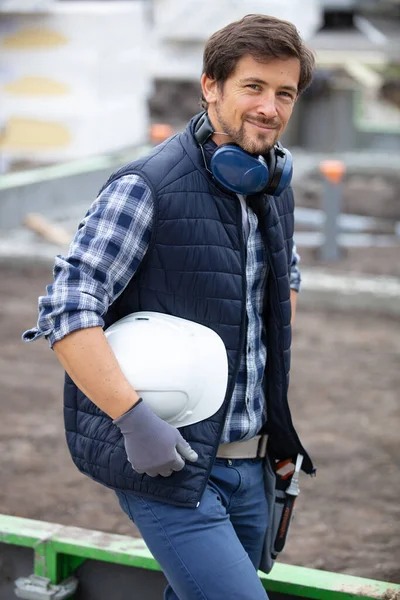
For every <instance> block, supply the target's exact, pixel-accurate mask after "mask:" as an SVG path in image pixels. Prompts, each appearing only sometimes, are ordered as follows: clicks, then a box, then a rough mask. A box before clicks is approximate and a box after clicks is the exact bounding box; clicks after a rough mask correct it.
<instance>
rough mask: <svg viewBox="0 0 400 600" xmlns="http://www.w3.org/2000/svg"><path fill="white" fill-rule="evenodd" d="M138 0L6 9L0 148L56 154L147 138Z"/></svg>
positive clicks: (44, 158) (45, 157) (17, 156)
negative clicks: (23, 11)
mask: <svg viewBox="0 0 400 600" xmlns="http://www.w3.org/2000/svg"><path fill="white" fill-rule="evenodd" d="M144 4H145V3H144V2H142V1H136V2H107V3H104V2H59V3H53V4H50V5H49V6H47V7H46V8H45V9H43V10H41V11H40V12H37V11H32V12H31V13H30V14H27V13H26V12H25V13H10V12H6V13H3V14H2V15H1V19H2V26H1V29H0V123H2V126H3V137H2V140H3V141H2V151H3V153H4V154H5V155H6V156H7V157H9V158H10V159H11V160H28V161H29V160H33V161H35V162H54V161H59V160H68V159H74V158H80V157H83V156H88V155H92V154H99V153H105V152H113V151H116V150H118V149H121V148H123V147H127V146H133V145H136V144H140V143H143V142H144V141H145V140H146V139H147V132H148V123H149V121H148V109H147V100H148V94H149V89H150V73H149V70H148V68H147V64H146V60H143V54H141V52H142V51H143V47H144V45H145V43H146V40H147V20H146V13H145V6H144Z"/></svg>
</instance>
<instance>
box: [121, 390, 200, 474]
mask: <svg viewBox="0 0 400 600" xmlns="http://www.w3.org/2000/svg"><path fill="white" fill-rule="evenodd" d="M113 423H114V425H117V426H118V427H119V428H120V430H121V433H122V435H123V436H124V442H125V450H126V454H127V455H128V459H129V462H130V463H131V465H132V467H133V468H134V469H135V471H136V472H137V473H146V474H147V475H150V477H156V475H162V476H163V477H168V476H169V475H171V474H172V473H173V471H181V470H182V469H183V467H184V466H185V461H184V459H186V460H190V461H191V462H195V461H196V460H197V459H198V455H197V453H196V452H195V451H194V450H193V449H192V448H191V447H190V445H189V444H188V443H187V442H186V440H184V439H183V437H182V436H181V434H180V433H179V431H178V430H177V429H176V427H172V425H169V424H168V423H166V422H165V421H163V420H162V419H160V418H159V417H157V415H156V414H154V412H153V411H152V410H151V408H150V407H149V406H148V405H147V404H146V403H145V402H143V401H142V400H141V399H140V400H139V402H137V403H136V404H135V405H134V406H133V407H132V408H131V409H130V410H128V412H126V413H124V414H123V415H121V416H120V417H118V418H117V419H115V421H113Z"/></svg>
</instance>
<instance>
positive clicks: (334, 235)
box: [319, 160, 345, 261]
mask: <svg viewBox="0 0 400 600" xmlns="http://www.w3.org/2000/svg"><path fill="white" fill-rule="evenodd" d="M320 171H321V173H322V175H323V176H324V179H325V181H324V191H323V194H322V209H323V211H324V213H325V222H324V225H323V238H324V239H323V242H322V244H321V247H320V252H319V255H320V259H321V260H325V261H334V260H339V258H340V248H339V239H338V237H339V233H340V231H339V215H340V212H341V209H342V196H343V175H344V172H345V166H344V163H343V162H341V161H339V160H325V161H323V162H321V164H320Z"/></svg>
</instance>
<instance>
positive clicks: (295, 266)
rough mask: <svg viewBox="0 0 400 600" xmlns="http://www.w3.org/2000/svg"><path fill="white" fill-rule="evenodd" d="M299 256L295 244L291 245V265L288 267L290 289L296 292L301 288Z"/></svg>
mask: <svg viewBox="0 0 400 600" xmlns="http://www.w3.org/2000/svg"><path fill="white" fill-rule="evenodd" d="M299 262H300V255H299V254H298V252H297V248H296V244H295V243H293V251H292V264H291V267H290V287H291V289H292V290H295V291H296V292H299V291H300V288H301V273H300V269H299Z"/></svg>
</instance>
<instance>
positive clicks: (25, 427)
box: [0, 264, 400, 583]
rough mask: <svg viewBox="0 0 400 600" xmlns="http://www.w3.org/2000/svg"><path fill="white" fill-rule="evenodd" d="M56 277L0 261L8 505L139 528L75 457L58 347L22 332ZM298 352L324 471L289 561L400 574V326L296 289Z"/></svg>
mask: <svg viewBox="0 0 400 600" xmlns="http://www.w3.org/2000/svg"><path fill="white" fill-rule="evenodd" d="M50 278H51V270H50V268H49V267H44V266H39V265H37V266H35V267H23V268H22V267H18V268H17V267H15V266H14V267H11V266H10V265H6V264H2V265H0V327H1V332H2V345H1V349H0V380H1V402H0V456H1V461H0V513H8V514H11V515H17V516H22V517H29V518H33V519H42V520H47V521H54V522H60V523H63V524H68V525H76V526H80V527H85V528H93V529H101V530H103V531H109V532H116V533H122V534H131V533H132V532H133V531H134V530H133V527H132V525H131V524H130V522H129V521H128V519H127V518H126V516H125V515H124V514H123V513H122V512H121V511H120V509H119V506H118V504H117V501H116V499H115V497H114V494H113V493H112V492H111V491H110V490H107V489H105V488H102V487H101V486H100V485H98V484H96V483H94V482H92V481H90V480H89V479H87V478H86V477H84V476H83V475H81V474H80V473H79V472H78V471H77V469H76V468H75V466H74V465H73V463H72V461H71V459H70V457H69V454H68V451H67V447H66V444H65V441H64V432H63V423H62V409H61V404H62V401H61V389H62V376H63V374H62V370H61V367H60V366H59V365H58V362H57V359H56V357H55V355H54V353H53V352H51V351H50V350H49V349H48V346H47V343H46V342H44V341H39V342H36V343H34V344H24V343H22V342H21V341H20V335H21V333H22V331H23V330H24V329H26V328H29V327H31V326H32V325H33V324H34V323H35V321H36V305H37V296H38V295H40V294H42V293H43V292H44V289H45V285H46V284H47V283H48V282H49V281H50ZM293 355H294V356H293V371H292V379H291V394H290V397H291V405H292V412H293V415H294V419H295V423H296V426H297V429H298V431H299V434H300V435H301V438H302V440H303V442H304V444H305V445H306V447H307V448H308V450H309V452H310V453H311V455H312V457H313V459H314V461H315V463H316V465H317V467H318V474H317V477H316V478H315V479H311V478H309V477H307V476H305V475H304V476H303V477H302V492H301V496H300V498H299V500H298V504H297V512H296V518H295V521H294V523H293V526H292V532H291V535H290V540H289V543H288V546H287V549H286V551H285V553H284V555H283V557H282V561H283V562H288V563H291V564H297V565H305V566H308V567H314V568H319V569H325V570H329V571H337V572H342V573H348V574H353V575H359V576H364V577H371V578H376V579H381V580H386V581H390V582H393V583H400V503H399V497H400V440H399V433H398V432H399V426H400V402H399V389H400V369H399V364H400V363H399V357H400V323H399V322H398V321H397V322H396V321H394V320H393V319H389V318H387V317H385V316H379V315H371V314H351V313H347V314H343V313H331V312H330V313H329V314H328V313H324V312H323V311H312V312H309V311H308V310H307V307H306V306H303V305H302V304H301V298H300V302H299V310H298V316H297V320H296V325H295V329H294V351H293Z"/></svg>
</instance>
